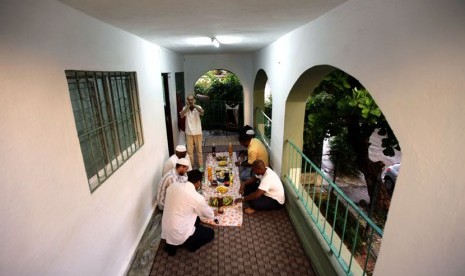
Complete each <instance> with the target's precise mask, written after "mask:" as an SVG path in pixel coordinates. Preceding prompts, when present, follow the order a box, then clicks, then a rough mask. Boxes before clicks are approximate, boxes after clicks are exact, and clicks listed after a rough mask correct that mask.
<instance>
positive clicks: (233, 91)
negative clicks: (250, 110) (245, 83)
mask: <svg viewBox="0 0 465 276" xmlns="http://www.w3.org/2000/svg"><path fill="white" fill-rule="evenodd" d="M194 91H195V94H202V95H206V96H208V97H209V98H210V100H220V101H226V102H233V103H238V102H242V91H243V88H242V84H241V82H240V81H239V78H238V77H237V76H236V75H235V74H233V73H231V72H229V71H226V70H212V71H208V72H207V73H205V74H204V75H203V76H201V77H200V78H199V79H198V80H197V82H196V83H195V86H194Z"/></svg>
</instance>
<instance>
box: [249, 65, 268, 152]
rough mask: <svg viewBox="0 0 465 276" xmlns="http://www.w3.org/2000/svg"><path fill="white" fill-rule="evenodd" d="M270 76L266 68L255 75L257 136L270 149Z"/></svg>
mask: <svg viewBox="0 0 465 276" xmlns="http://www.w3.org/2000/svg"><path fill="white" fill-rule="evenodd" d="M271 95H272V94H271V86H270V83H269V82H268V76H267V75H266V73H265V71H264V70H259V71H258V72H257V75H256V76H255V83H254V95H253V97H254V128H255V130H256V131H257V132H258V133H257V136H258V137H260V139H261V140H262V141H263V142H264V143H265V145H266V146H267V147H268V149H270V145H271V125H272V121H271V117H272V104H273V100H272V96H271Z"/></svg>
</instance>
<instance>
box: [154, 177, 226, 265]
mask: <svg viewBox="0 0 465 276" xmlns="http://www.w3.org/2000/svg"><path fill="white" fill-rule="evenodd" d="M201 181H202V173H201V172H200V171H199V170H192V171H190V172H189V173H188V182H187V183H181V182H176V183H173V184H172V185H171V186H170V187H169V188H168V189H167V190H166V200H165V210H164V212H163V218H162V223H161V225H162V226H161V238H162V239H165V240H166V246H165V250H166V251H167V252H168V254H169V255H170V256H174V255H175V254H176V249H177V248H178V247H179V246H186V247H187V249H189V250H190V251H191V252H194V251H196V250H197V249H199V248H200V247H201V246H202V245H204V244H207V243H209V242H210V241H212V240H213V238H214V236H215V232H214V231H213V229H211V228H209V227H205V226H203V225H201V224H200V219H199V216H200V217H205V218H210V219H213V218H214V216H215V215H216V212H217V211H216V210H215V211H213V209H212V208H211V207H210V206H208V204H207V202H206V201H205V198H204V197H203V196H202V195H200V194H199V193H197V191H196V190H197V189H199V188H200V186H201Z"/></svg>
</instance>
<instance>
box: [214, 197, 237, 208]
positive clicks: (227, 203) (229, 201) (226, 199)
mask: <svg viewBox="0 0 465 276" xmlns="http://www.w3.org/2000/svg"><path fill="white" fill-rule="evenodd" d="M222 199H223V206H230V205H232V204H233V203H234V198H233V197H232V196H225V197H222ZM218 200H219V198H218V197H216V196H214V197H210V199H209V200H208V205H210V206H212V207H218Z"/></svg>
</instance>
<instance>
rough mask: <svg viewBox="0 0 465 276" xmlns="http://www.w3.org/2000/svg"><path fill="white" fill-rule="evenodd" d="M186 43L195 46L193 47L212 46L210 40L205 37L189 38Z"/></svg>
mask: <svg viewBox="0 0 465 276" xmlns="http://www.w3.org/2000/svg"><path fill="white" fill-rule="evenodd" d="M186 42H187V43H188V44H191V45H195V46H208V45H212V39H211V38H209V37H206V36H200V37H191V38H188V39H186Z"/></svg>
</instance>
